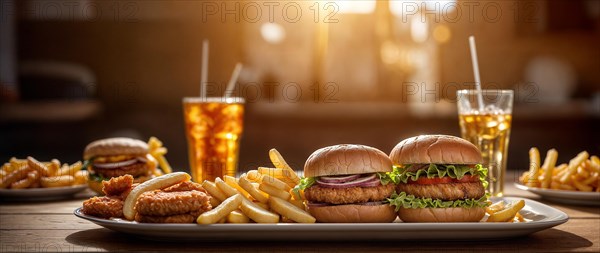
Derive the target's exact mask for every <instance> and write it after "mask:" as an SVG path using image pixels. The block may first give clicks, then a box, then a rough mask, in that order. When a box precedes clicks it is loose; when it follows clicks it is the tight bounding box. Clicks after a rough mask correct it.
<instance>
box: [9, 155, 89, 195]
mask: <svg viewBox="0 0 600 253" xmlns="http://www.w3.org/2000/svg"><path fill="white" fill-rule="evenodd" d="M81 166H82V164H81V162H76V163H74V164H71V165H69V164H67V163H65V164H61V163H60V161H59V160H57V159H52V160H51V161H49V162H40V161H38V160H36V159H35V158H33V157H31V156H30V157H27V159H17V158H15V157H13V158H11V159H10V160H9V161H8V162H7V163H4V165H2V169H1V170H0V189H26V188H40V187H44V188H49V187H65V186H73V185H81V184H86V183H87V178H88V174H87V171H85V170H81Z"/></svg>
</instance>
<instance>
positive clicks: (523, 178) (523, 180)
mask: <svg viewBox="0 0 600 253" xmlns="http://www.w3.org/2000/svg"><path fill="white" fill-rule="evenodd" d="M519 181H520V182H521V183H522V184H525V185H526V183H527V182H529V171H525V172H523V174H522V175H521V176H520V177H519Z"/></svg>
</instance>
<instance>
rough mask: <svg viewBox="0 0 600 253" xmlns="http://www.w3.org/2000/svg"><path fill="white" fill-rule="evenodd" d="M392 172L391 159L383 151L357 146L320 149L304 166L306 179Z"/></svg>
mask: <svg viewBox="0 0 600 253" xmlns="http://www.w3.org/2000/svg"><path fill="white" fill-rule="evenodd" d="M390 171H392V162H391V161H390V158H389V157H388V156H387V155H386V154H385V153H383V152H382V151H381V150H379V149H376V148H373V147H369V146H364V145H355V144H341V145H335V146H329V147H325V148H321V149H318V150H317V151H315V152H313V153H312V154H311V155H310V157H308V160H306V163H305V164H304V176H305V177H319V176H336V175H351V174H366V173H375V172H390Z"/></svg>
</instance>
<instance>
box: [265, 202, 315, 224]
mask: <svg viewBox="0 0 600 253" xmlns="http://www.w3.org/2000/svg"><path fill="white" fill-rule="evenodd" d="M269 206H270V207H271V209H272V210H274V211H275V212H277V213H279V214H281V215H282V216H285V217H287V218H289V219H291V220H293V221H295V222H298V223H315V221H316V219H315V217H313V216H311V215H310V214H309V213H307V212H306V211H304V210H303V209H300V208H298V207H297V206H295V205H293V204H292V203H290V202H287V201H286V200H283V199H280V198H278V197H274V196H271V197H270V198H269Z"/></svg>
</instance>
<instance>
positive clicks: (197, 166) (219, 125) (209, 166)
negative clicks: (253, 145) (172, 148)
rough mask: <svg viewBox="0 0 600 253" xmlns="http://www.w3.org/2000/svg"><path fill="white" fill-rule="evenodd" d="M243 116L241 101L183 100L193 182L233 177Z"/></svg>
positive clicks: (194, 98) (193, 98) (225, 99)
mask: <svg viewBox="0 0 600 253" xmlns="http://www.w3.org/2000/svg"><path fill="white" fill-rule="evenodd" d="M243 116H244V99H243V98H239V97H231V98H200V97H187V98H184V99H183V118H184V120H185V132H186V137H187V142H188V156H189V159H190V172H191V174H192V180H194V181H195V182H198V183H201V182H202V181H204V180H210V181H214V180H215V178H217V177H221V178H222V177H223V176H224V175H229V176H235V175H236V173H237V166H238V154H239V150H240V138H241V135H242V129H243Z"/></svg>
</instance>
